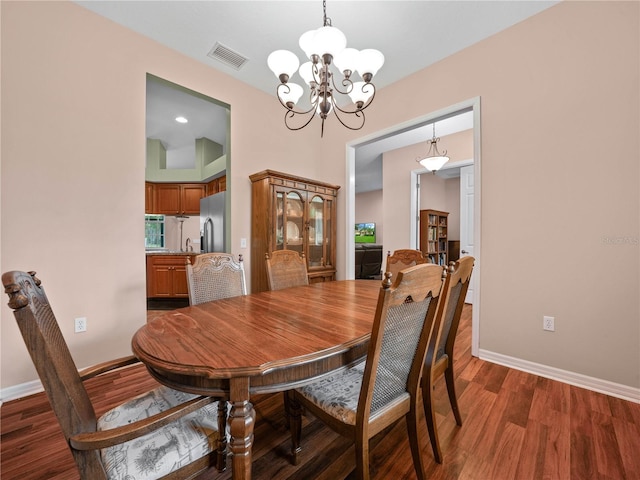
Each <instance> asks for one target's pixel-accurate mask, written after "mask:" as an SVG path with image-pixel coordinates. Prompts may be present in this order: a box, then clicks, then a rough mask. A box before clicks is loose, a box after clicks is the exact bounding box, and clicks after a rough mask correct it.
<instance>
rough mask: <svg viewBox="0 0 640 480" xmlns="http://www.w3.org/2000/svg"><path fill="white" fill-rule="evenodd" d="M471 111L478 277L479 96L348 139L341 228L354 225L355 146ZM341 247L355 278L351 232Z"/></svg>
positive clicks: (475, 345)
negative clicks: (343, 210) (344, 200)
mask: <svg viewBox="0 0 640 480" xmlns="http://www.w3.org/2000/svg"><path fill="white" fill-rule="evenodd" d="M468 110H472V111H473V166H474V170H473V171H474V184H475V186H476V189H475V192H474V202H473V208H474V212H473V234H474V242H475V249H474V254H475V265H474V268H473V270H474V272H473V274H474V275H476V277H477V278H478V279H480V278H481V274H480V271H481V267H482V248H481V247H482V245H481V243H482V242H481V240H482V237H481V219H482V209H481V205H482V202H481V200H482V198H481V197H482V195H481V194H482V179H481V168H480V166H481V163H480V162H481V157H482V155H481V141H480V140H481V128H480V118H481V116H480V97H479V96H478V97H474V98H471V99H468V100H464V101H462V102H460V103H457V104H455V105H451V106H449V107H445V108H443V109H441V110H438V111H436V112H431V113H428V114H426V115H423V116H421V117H418V118H414V119H412V120H409V121H407V122H404V123H401V124H398V125H394V126H391V127H389V128H386V129H384V130H380V131H378V132H374V133H372V134H370V135H367V136H365V137H362V138H358V139H355V140H352V141H350V142H347V144H346V146H345V150H346V151H345V156H346V162H345V163H346V168H345V170H346V171H345V182H344V183H345V196H346V208H345V210H346V215H345V219H344V228H345V232H351V231H352V230H353V225H354V224H355V158H356V149H357V148H358V146H360V145H362V144H365V143H368V142H371V141H373V140H376V139H378V138H384V137H389V136H391V135H393V134H394V133H400V132H403V131H406V130H408V129H411V128H412V127H419V126H422V125H424V124H427V123H431V122H433V121H436V120H438V119H441V118H443V117H451V116H453V115H455V114H457V113H462V112H463V111H468ZM417 176H418V174H417V173H416V172H415V171H412V172H411V175H409V177H408V178H407V181H408V182H410V183H409V185H408V187H409V191H410V192H411V211H410V212H407V214H408V215H410V218H411V221H410V222H409V223H410V225H411V228H412V231H411V237H410V238H411V242H413V243H414V245H413V247H414V248H415V242H416V231H415V230H416V225H417V222H416V221H415V218H416V216H417V215H418V212H417V192H416V188H415V185H416V182H417ZM344 247H345V265H344V266H345V271H344V278H347V279H353V278H354V265H355V240H354V238H353V235H345V236H344ZM480 290H481V282H480V281H478V282H477V284H476V290H475V292H474V298H473V309H472V315H471V354H472V355H473V356H476V357H477V356H478V353H479V349H480V321H481V312H482V310H481V304H480Z"/></svg>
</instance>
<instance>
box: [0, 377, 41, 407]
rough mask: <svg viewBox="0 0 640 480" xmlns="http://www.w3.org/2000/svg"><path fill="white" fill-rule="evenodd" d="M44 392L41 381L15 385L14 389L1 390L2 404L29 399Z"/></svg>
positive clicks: (0, 401) (0, 399) (0, 402)
mask: <svg viewBox="0 0 640 480" xmlns="http://www.w3.org/2000/svg"><path fill="white" fill-rule="evenodd" d="M43 390H44V388H43V387H42V383H41V382H40V380H33V381H32V382H27V383H21V384H20V385H14V386H12V387H7V388H3V389H2V390H0V404H2V403H4V402H8V401H10V400H16V399H18V398H22V397H27V396H29V395H33V394H34V393H40V392H42V391H43Z"/></svg>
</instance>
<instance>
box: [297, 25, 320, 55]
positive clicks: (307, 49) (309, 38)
mask: <svg viewBox="0 0 640 480" xmlns="http://www.w3.org/2000/svg"><path fill="white" fill-rule="evenodd" d="M315 36H316V31H315V30H309V31H308V32H304V33H303V34H302V35H300V40H298V45H300V48H301V49H302V51H303V52H304V54H305V55H306V56H307V58H309V59H311V55H313V53H314V51H313V39H314V38H315Z"/></svg>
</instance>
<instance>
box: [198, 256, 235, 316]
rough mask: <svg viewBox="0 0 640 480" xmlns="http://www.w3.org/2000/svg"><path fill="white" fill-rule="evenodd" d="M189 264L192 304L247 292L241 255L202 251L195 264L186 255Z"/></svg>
mask: <svg viewBox="0 0 640 480" xmlns="http://www.w3.org/2000/svg"><path fill="white" fill-rule="evenodd" d="M186 263H187V290H188V291H189V305H198V304H200V303H204V302H211V301H213V300H220V299H222V298H229V297H237V296H239V295H246V294H247V283H246V279H245V275H244V263H243V261H242V255H239V257H238V261H236V260H235V258H234V257H233V255H231V254H229V253H203V254H201V255H197V256H196V259H195V262H194V263H193V265H192V264H191V261H190V259H189V256H188V255H187V260H186Z"/></svg>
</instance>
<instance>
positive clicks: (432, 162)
mask: <svg viewBox="0 0 640 480" xmlns="http://www.w3.org/2000/svg"><path fill="white" fill-rule="evenodd" d="M448 161H449V157H444V156H439V157H427V158H423V159H422V160H420V165H422V166H423V167H424V168H426V169H427V170H429V171H430V172H435V171H436V170H440V169H441V168H442V167H443V166H444V164H445V163H447V162H448Z"/></svg>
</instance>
